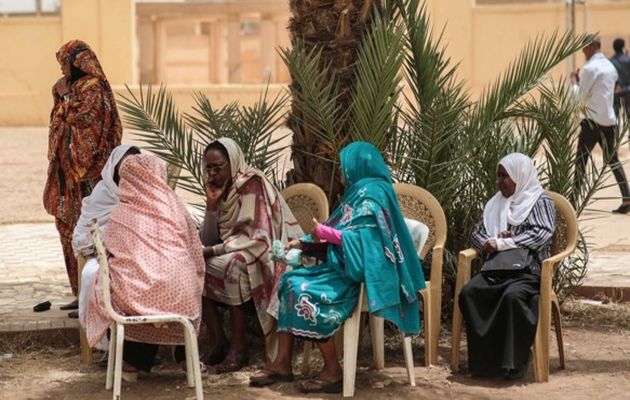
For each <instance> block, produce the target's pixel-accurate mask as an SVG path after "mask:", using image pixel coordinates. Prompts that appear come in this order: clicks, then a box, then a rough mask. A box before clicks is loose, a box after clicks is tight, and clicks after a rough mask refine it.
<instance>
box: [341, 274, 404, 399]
mask: <svg viewBox="0 0 630 400" xmlns="http://www.w3.org/2000/svg"><path fill="white" fill-rule="evenodd" d="M367 309H368V307H367V296H366V294H365V287H364V285H363V284H361V289H360V291H359V301H358V302H357V306H356V307H355V309H354V312H353V313H352V316H351V317H350V318H348V320H347V321H346V323H345V324H344V326H343V397H353V396H354V383H355V378H356V375H357V352H358V349H359V330H360V326H361V310H366V311H367ZM369 318H370V334H371V335H372V354H373V355H374V364H375V367H376V369H382V368H384V367H385V341H384V340H383V337H384V336H385V333H384V320H383V318H379V317H376V316H374V315H372V314H370V316H369ZM402 336H403V338H402V339H403V341H402V342H403V353H404V356H405V367H406V368H407V378H408V379H409V385H411V386H416V373H415V370H414V365H413V351H412V349H411V336H404V335H402Z"/></svg>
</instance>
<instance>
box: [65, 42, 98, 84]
mask: <svg viewBox="0 0 630 400" xmlns="http://www.w3.org/2000/svg"><path fill="white" fill-rule="evenodd" d="M57 61H58V62H59V64H60V65H63V64H64V63H66V62H69V63H71V64H72V65H74V66H75V67H76V68H78V69H80V70H81V71H83V72H85V73H86V74H88V75H90V76H94V77H97V78H99V79H103V80H107V79H106V78H105V73H104V72H103V68H102V67H101V63H99V62H98V58H97V57H96V54H95V53H94V51H92V49H91V48H90V46H88V44H87V43H85V42H83V41H81V40H77V39H75V40H71V41H69V42H67V43H66V44H64V45H63V46H61V47H60V48H59V50H57Z"/></svg>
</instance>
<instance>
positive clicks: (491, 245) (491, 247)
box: [483, 239, 497, 254]
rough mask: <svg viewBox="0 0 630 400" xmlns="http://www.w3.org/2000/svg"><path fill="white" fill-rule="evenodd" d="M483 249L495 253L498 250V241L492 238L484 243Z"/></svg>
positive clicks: (487, 252)
mask: <svg viewBox="0 0 630 400" xmlns="http://www.w3.org/2000/svg"><path fill="white" fill-rule="evenodd" d="M483 251H484V252H485V253H486V254H494V253H496V252H497V242H496V241H494V240H492V239H490V240H488V241H487V242H486V244H484V245H483Z"/></svg>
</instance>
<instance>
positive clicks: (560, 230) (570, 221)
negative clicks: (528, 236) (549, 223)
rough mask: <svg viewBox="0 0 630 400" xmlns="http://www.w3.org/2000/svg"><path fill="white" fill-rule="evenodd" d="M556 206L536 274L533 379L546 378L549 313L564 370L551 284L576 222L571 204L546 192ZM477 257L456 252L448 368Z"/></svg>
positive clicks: (572, 241)
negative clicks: (544, 255)
mask: <svg viewBox="0 0 630 400" xmlns="http://www.w3.org/2000/svg"><path fill="white" fill-rule="evenodd" d="M547 195H548V196H549V197H551V199H552V200H553V202H554V203H555V205H556V213H557V216H556V231H555V233H554V235H553V238H552V242H551V254H552V256H551V257H549V258H548V259H546V260H543V262H542V265H541V273H540V299H539V303H538V304H539V306H538V327H537V329H536V338H535V339H534V378H535V380H536V382H547V381H548V380H549V336H550V335H551V314H552V313H553V318H554V323H555V326H556V340H557V341H558V353H559V358H560V369H564V347H563V345H562V321H561V319H560V305H559V303H558V297H557V296H556V294H555V293H554V292H553V289H552V286H551V283H552V277H553V273H554V271H555V269H556V268H557V266H558V265H559V264H560V262H561V261H562V260H564V259H565V258H566V257H568V256H570V255H571V253H573V251H574V250H575V247H576V245H577V240H578V221H577V217H576V215H575V210H574V209H573V206H571V203H569V201H568V200H567V199H566V198H564V197H563V196H562V195H560V194H558V193H555V192H547ZM477 257H478V254H477V252H476V251H475V250H474V249H466V250H463V251H461V252H460V253H459V263H458V268H457V282H456V285H455V301H454V303H455V307H454V308H455V309H454V311H453V339H452V340H453V343H452V350H451V351H452V354H451V370H452V371H453V372H457V371H458V370H459V349H460V345H461V336H462V312H461V310H460V309H459V302H458V301H457V300H458V299H459V293H460V292H461V290H462V288H463V287H464V285H465V284H466V283H467V282H468V281H469V280H470V266H471V263H472V261H473V260H475V259H476V258H477Z"/></svg>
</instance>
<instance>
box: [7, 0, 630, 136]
mask: <svg viewBox="0 0 630 400" xmlns="http://www.w3.org/2000/svg"><path fill="white" fill-rule="evenodd" d="M428 7H429V10H430V12H431V16H432V20H433V23H434V26H436V27H438V28H440V29H441V27H442V26H443V25H444V24H445V23H446V24H447V27H446V31H445V36H444V43H446V44H448V50H447V53H448V54H449V55H450V56H451V57H452V58H453V60H454V61H461V67H460V77H461V78H462V79H464V80H465V81H466V82H467V83H468V85H469V86H470V87H471V88H472V89H473V91H474V93H478V92H479V91H480V90H481V88H482V87H483V86H484V85H486V84H488V83H489V82H491V81H492V80H493V79H495V78H496V77H497V76H498V74H499V73H500V72H501V71H503V70H504V69H505V68H506V66H507V65H508V63H509V62H510V60H512V59H514V58H515V57H516V55H517V54H518V52H519V51H520V49H521V48H522V47H523V45H524V44H525V43H526V42H527V40H528V39H529V38H531V37H534V36H535V35H536V34H538V33H541V32H547V33H549V32H551V31H553V30H554V29H559V30H561V31H562V30H564V29H565V16H564V8H563V5H562V4H551V5H547V4H534V5H520V6H505V5H503V6H475V2H474V0H428ZM587 7H588V8H587V10H588V19H587V26H588V29H589V30H590V31H593V32H594V31H599V32H600V34H601V37H602V40H603V47H604V50H605V51H606V52H607V53H610V48H611V43H612V40H613V39H614V38H615V37H617V36H622V37H625V38H626V39H630V28H629V26H630V25H628V21H630V0H618V1H611V0H599V1H595V0H592V1H588V6H587ZM577 16H578V18H577V21H576V25H577V27H578V32H581V31H582V30H583V26H584V21H583V20H582V6H578V7H577ZM76 37H80V38H82V39H84V40H86V41H87V42H88V43H90V45H91V46H92V47H93V48H94V50H95V51H96V52H97V54H98V55H99V58H100V60H101V62H102V64H103V67H104V69H105V72H106V74H107V76H108V78H109V80H110V81H111V82H112V83H113V84H115V85H116V84H122V83H133V82H136V81H137V78H138V76H137V75H138V72H137V71H136V69H137V68H136V67H135V66H136V65H138V63H139V59H138V58H137V54H138V52H137V51H136V49H135V44H136V42H137V38H136V29H135V17H134V6H133V1H132V0H64V1H63V5H62V12H61V15H60V16H52V17H10V18H6V19H4V18H3V19H0V54H2V61H0V126H15V125H47V124H48V113H49V111H50V107H51V97H50V88H51V86H52V84H53V83H54V81H55V80H56V79H57V77H58V76H59V74H60V72H59V67H58V65H57V63H56V61H55V58H54V53H55V51H56V49H57V48H58V47H59V46H60V45H61V44H62V43H63V42H64V41H65V40H69V39H72V38H76ZM627 42H628V43H629V45H630V40H627ZM582 64H583V57H582V56H581V55H578V57H577V65H578V66H581V65H582ZM565 72H566V66H561V67H559V68H558V69H557V71H555V75H556V76H559V74H562V73H565ZM195 87H196V88H201V89H202V90H204V91H206V90H207V91H209V92H208V93H212V98H214V99H216V101H217V102H218V104H224V103H223V101H228V100H232V99H241V98H242V99H243V100H244V102H245V103H248V102H249V100H248V99H255V98H257V96H258V94H259V93H260V89H261V88H260V86H256V85H254V86H247V85H239V86H237V87H235V88H228V87H226V86H215V87H210V86H195ZM176 90H177V91H178V92H179V90H180V89H176ZM181 90H182V93H185V95H184V94H183V95H182V97H181V101H182V102H184V103H182V104H185V102H186V101H187V100H185V99H186V98H188V97H189V96H188V94H189V93H191V92H192V91H193V90H194V89H191V87H188V88H187V89H185V90H184V89H181ZM177 98H178V99H180V97H179V96H178V97H177ZM184 108H185V105H184Z"/></svg>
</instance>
